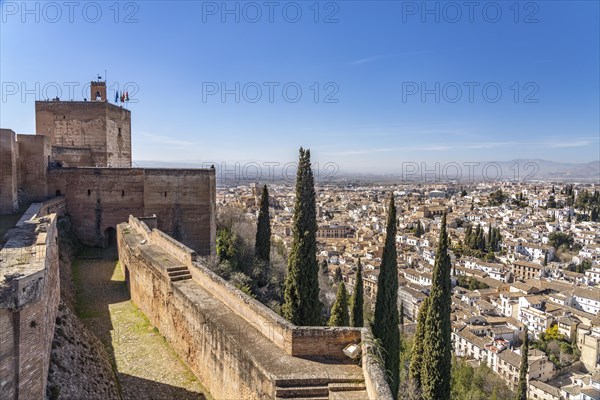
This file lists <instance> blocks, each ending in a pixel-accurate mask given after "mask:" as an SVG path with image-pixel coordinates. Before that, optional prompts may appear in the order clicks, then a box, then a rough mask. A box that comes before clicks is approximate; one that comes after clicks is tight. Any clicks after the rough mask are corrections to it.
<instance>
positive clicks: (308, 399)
mask: <svg viewBox="0 0 600 400" xmlns="http://www.w3.org/2000/svg"><path fill="white" fill-rule="evenodd" d="M291 399H292V400H293V399H298V400H329V397H292V398H291ZM275 400H290V397H278V396H276V397H275Z"/></svg>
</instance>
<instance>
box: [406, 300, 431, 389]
mask: <svg viewBox="0 0 600 400" xmlns="http://www.w3.org/2000/svg"><path fill="white" fill-rule="evenodd" d="M428 311H429V297H426V298H425V300H423V303H422V304H421V308H420V310H419V315H418V317H417V329H416V331H415V338H414V342H413V348H412V353H411V355H410V366H409V369H408V376H409V377H410V379H411V380H412V381H413V383H414V385H415V388H417V389H418V390H419V391H420V390H421V373H422V371H423V350H424V349H423V346H424V344H425V343H424V342H425V324H426V320H427V313H428Z"/></svg>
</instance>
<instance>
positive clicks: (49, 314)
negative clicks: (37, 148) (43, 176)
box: [0, 199, 61, 399]
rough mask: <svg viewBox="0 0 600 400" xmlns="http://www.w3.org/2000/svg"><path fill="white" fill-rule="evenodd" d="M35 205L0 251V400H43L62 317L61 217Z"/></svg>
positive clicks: (52, 207) (52, 206) (51, 205)
mask: <svg viewBox="0 0 600 400" xmlns="http://www.w3.org/2000/svg"><path fill="white" fill-rule="evenodd" d="M60 208H61V200H60V199H58V200H55V201H52V202H48V203H34V204H32V205H31V206H30V207H29V209H28V212H26V213H25V215H27V216H28V217H27V218H22V219H21V220H20V221H19V223H18V224H17V226H16V227H14V228H12V229H10V230H9V231H8V232H7V233H6V236H5V238H6V243H5V245H4V247H3V248H2V250H0V266H1V268H0V332H2V334H1V335H0V350H1V351H0V353H1V354H2V356H1V357H0V393H1V395H0V397H1V398H3V399H4V398H11V399H12V398H16V399H20V398H23V399H41V398H43V397H44V395H45V391H46V382H47V377H48V367H49V363H50V350H51V343H52V338H53V335H54V325H55V320H56V314H57V312H58V302H59V297H60V281H59V271H58V268H59V267H58V264H59V260H58V244H57V243H58V228H57V214H56V213H55V212H52V211H57V210H60Z"/></svg>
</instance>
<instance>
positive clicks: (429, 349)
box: [421, 214, 452, 400]
mask: <svg viewBox="0 0 600 400" xmlns="http://www.w3.org/2000/svg"><path fill="white" fill-rule="evenodd" d="M450 264H451V262H450V256H449V255H448V235H447V233H446V215H445V214H444V216H443V217H442V229H441V231H440V240H439V241H438V248H437V253H436V255H435V264H434V267H433V278H432V286H431V293H430V295H429V301H430V302H429V311H428V312H427V320H426V324H425V344H424V347H423V348H424V351H423V372H422V377H421V383H422V385H423V399H424V400H442V399H444V400H445V399H449V398H450V374H451V369H452V343H451V338H450V331H451V325H450V311H451V309H450V305H451V304H452V298H451V286H450V269H451V268H452V266H451V265H450Z"/></svg>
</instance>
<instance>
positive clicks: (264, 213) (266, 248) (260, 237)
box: [254, 185, 271, 262]
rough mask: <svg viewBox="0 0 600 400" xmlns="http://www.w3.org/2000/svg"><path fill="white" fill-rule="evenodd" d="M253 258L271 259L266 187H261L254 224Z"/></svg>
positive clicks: (269, 220) (267, 260)
mask: <svg viewBox="0 0 600 400" xmlns="http://www.w3.org/2000/svg"><path fill="white" fill-rule="evenodd" d="M254 257H256V258H257V259H258V260H261V261H264V262H269V261H270V259H271V217H270V216H269V191H268V190H267V185H265V186H263V191H262V196H261V199H260V210H259V211H258V222H257V223H256V242H255V246H254Z"/></svg>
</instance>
